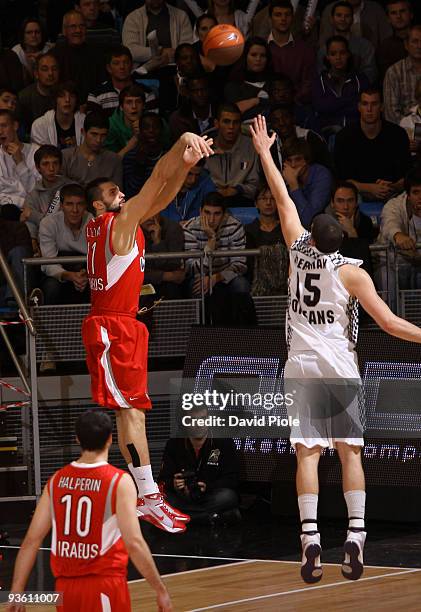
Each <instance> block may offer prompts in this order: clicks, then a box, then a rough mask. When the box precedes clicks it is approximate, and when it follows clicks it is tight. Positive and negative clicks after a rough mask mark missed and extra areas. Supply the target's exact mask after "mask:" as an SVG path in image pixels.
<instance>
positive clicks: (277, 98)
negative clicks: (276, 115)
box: [268, 74, 295, 107]
mask: <svg viewBox="0 0 421 612" xmlns="http://www.w3.org/2000/svg"><path fill="white" fill-rule="evenodd" d="M268 94H269V104H270V106H271V107H273V106H276V105H277V104H291V105H293V104H294V103H295V89H294V83H293V82H292V81H291V79H290V78H289V77H287V76H284V75H283V74H274V75H272V78H271V80H270V81H269V83H268Z"/></svg>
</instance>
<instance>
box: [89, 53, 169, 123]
mask: <svg viewBox="0 0 421 612" xmlns="http://www.w3.org/2000/svg"><path fill="white" fill-rule="evenodd" d="M106 70H107V72H108V76H109V79H108V80H107V81H104V82H103V83H101V85H99V87H98V88H97V89H96V90H94V91H92V92H91V93H90V94H89V96H88V111H91V110H100V109H102V110H103V111H104V112H105V113H106V114H107V115H108V116H111V115H112V114H113V112H114V111H115V110H116V109H117V108H119V105H120V101H119V97H120V93H121V92H122V91H123V89H126V87H130V85H135V84H137V81H136V79H135V77H134V75H132V70H133V59H132V54H131V53H130V50H129V49H128V48H127V47H124V46H123V45H117V46H115V47H112V48H111V50H110V51H109V52H108V53H107V59H106ZM139 85H140V86H141V87H143V89H144V94H145V104H146V109H147V110H156V109H157V107H158V100H157V95H156V93H154V91H153V90H152V89H151V88H150V87H147V86H146V85H145V84H144V83H139Z"/></svg>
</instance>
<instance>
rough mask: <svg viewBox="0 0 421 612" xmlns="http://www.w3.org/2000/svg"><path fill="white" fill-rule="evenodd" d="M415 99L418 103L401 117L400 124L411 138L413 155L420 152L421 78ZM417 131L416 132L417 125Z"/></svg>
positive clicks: (416, 88) (417, 85)
mask: <svg viewBox="0 0 421 612" xmlns="http://www.w3.org/2000/svg"><path fill="white" fill-rule="evenodd" d="M415 100H416V101H417V104H416V105H415V106H413V107H412V108H411V112H410V113H409V114H408V115H406V116H405V117H403V119H401V121H400V123H399V125H400V126H401V127H403V128H404V129H405V130H406V133H407V134H408V138H409V145H410V147H411V153H412V154H413V155H415V154H417V153H419V151H420V141H421V133H420V131H419V130H420V129H421V125H420V124H421V79H420V80H419V81H418V83H417V84H416V85H415ZM417 125H418V126H419V127H418V128H417V133H415V130H416V126H417Z"/></svg>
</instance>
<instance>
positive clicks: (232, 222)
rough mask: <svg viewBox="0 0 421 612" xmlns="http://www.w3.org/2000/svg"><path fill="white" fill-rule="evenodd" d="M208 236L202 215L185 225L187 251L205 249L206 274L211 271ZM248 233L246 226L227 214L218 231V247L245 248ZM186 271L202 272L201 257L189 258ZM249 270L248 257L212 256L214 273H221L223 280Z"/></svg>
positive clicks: (190, 272)
mask: <svg viewBox="0 0 421 612" xmlns="http://www.w3.org/2000/svg"><path fill="white" fill-rule="evenodd" d="M207 243H208V236H207V234H206V233H205V232H204V231H203V229H202V226H201V219H200V217H193V219H190V221H189V222H188V223H187V224H186V225H185V226H184V248H185V250H186V251H197V250H199V251H205V257H204V260H203V267H204V272H205V274H208V272H209V258H208V255H207V248H206V247H207ZM245 248H246V235H245V232H244V227H243V225H242V224H241V223H240V221H238V220H237V219H235V218H234V217H232V216H231V215H229V214H226V215H225V216H224V217H223V219H222V221H221V224H220V226H219V228H218V230H217V233H216V246H215V250H217V249H224V250H225V249H245ZM186 271H187V273H188V274H191V275H193V276H194V275H196V274H200V259H187V260H186ZM246 272H247V266H246V258H245V257H240V256H235V257H231V258H229V257H215V258H212V274H216V273H220V274H221V276H222V282H224V283H229V282H230V281H232V280H233V279H234V278H235V277H236V276H241V275H242V274H245V273H246Z"/></svg>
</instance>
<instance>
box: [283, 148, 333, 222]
mask: <svg viewBox="0 0 421 612" xmlns="http://www.w3.org/2000/svg"><path fill="white" fill-rule="evenodd" d="M284 155H285V158H284V159H285V161H284V165H283V171H282V175H283V177H284V179H285V182H286V184H287V186H288V191H289V194H290V196H291V199H292V200H293V201H294V204H295V206H296V208H297V211H298V214H299V216H300V220H301V223H302V224H303V226H304V227H305V228H306V229H309V228H310V225H311V221H312V219H313V217H314V216H315V215H317V214H318V213H320V212H322V211H323V210H324V209H325V208H326V206H327V205H328V203H329V200H330V194H331V191H332V175H331V173H330V171H329V170H328V169H327V168H325V166H321V165H320V164H314V163H312V159H311V153H310V147H309V146H308V144H307V143H306V141H305V140H300V139H297V140H295V141H292V142H290V143H288V144H287V145H286V146H285V148H284Z"/></svg>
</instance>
